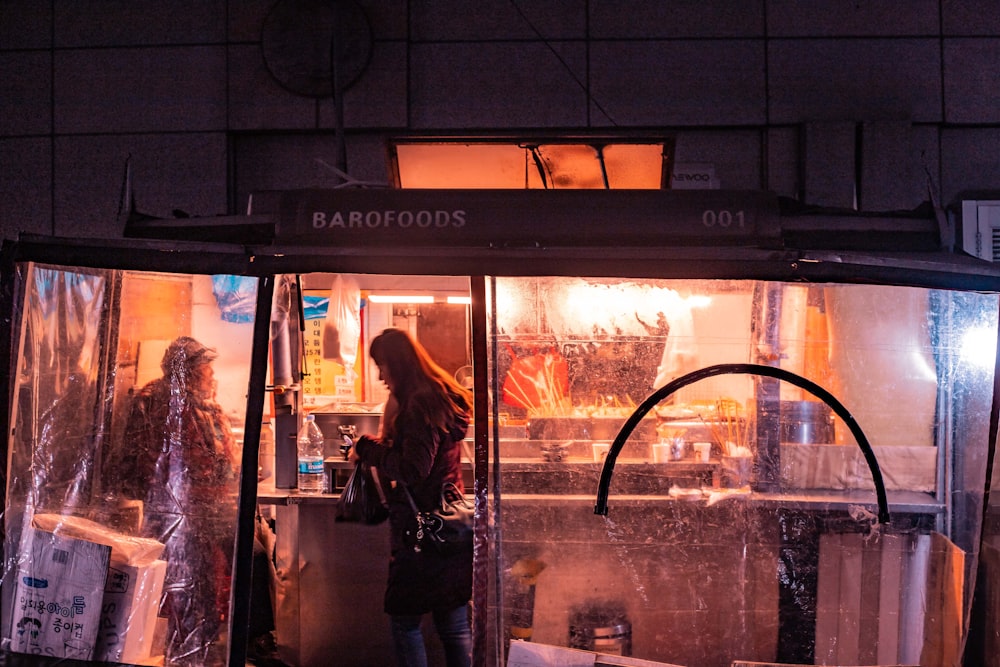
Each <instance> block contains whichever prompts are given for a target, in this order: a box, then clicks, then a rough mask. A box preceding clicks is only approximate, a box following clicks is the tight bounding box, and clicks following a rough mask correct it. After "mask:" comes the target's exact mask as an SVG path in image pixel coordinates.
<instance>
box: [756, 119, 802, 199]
mask: <svg viewBox="0 0 1000 667" xmlns="http://www.w3.org/2000/svg"><path fill="white" fill-rule="evenodd" d="M766 135H767V138H766V141H767V148H766V160H767V175H766V176H765V178H766V179H767V183H766V184H765V185H764V189H766V190H770V191H771V192H774V193H775V194H777V195H779V196H782V197H792V198H795V197H798V196H799V191H800V190H801V188H802V183H801V173H800V168H799V128H798V127H774V128H770V129H768V130H767V131H766Z"/></svg>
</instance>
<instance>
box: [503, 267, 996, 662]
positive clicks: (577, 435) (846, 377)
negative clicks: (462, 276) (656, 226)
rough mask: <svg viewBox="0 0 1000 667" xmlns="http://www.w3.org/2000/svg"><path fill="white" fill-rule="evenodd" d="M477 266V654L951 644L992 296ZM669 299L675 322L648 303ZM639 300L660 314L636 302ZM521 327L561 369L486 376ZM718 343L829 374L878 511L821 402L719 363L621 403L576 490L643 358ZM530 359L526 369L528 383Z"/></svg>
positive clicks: (978, 522)
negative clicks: (525, 389)
mask: <svg viewBox="0 0 1000 667" xmlns="http://www.w3.org/2000/svg"><path fill="white" fill-rule="evenodd" d="M490 287H491V289H492V290H493V293H494V295H495V299H496V300H495V302H496V304H497V306H496V310H495V313H494V314H493V315H492V317H493V322H491V325H493V326H492V327H491V330H493V331H496V332H497V335H496V338H495V340H494V341H491V342H492V343H494V344H492V345H490V346H489V347H490V349H491V350H495V351H496V354H495V356H494V357H492V358H491V360H490V361H491V367H490V373H491V383H492V385H491V386H492V389H493V392H494V398H493V401H494V402H493V405H494V409H493V414H492V415H491V418H492V420H493V423H492V425H491V432H492V433H495V434H496V435H497V436H498V440H497V442H496V443H495V447H494V450H493V451H494V456H493V458H492V460H491V462H490V467H491V472H490V479H491V480H493V483H492V487H491V494H492V496H493V498H494V505H493V515H492V526H493V530H492V532H491V536H492V539H493V541H494V542H493V546H494V551H493V553H494V554H495V557H496V563H495V568H494V570H493V572H494V581H493V595H492V596H491V600H495V604H493V605H491V607H490V615H491V627H492V628H493V629H494V630H495V633H494V634H495V636H496V637H497V640H496V641H495V645H494V646H493V649H494V653H493V655H495V656H496V662H497V664H506V662H505V660H506V657H507V648H508V647H509V645H510V642H511V641H514V640H522V641H523V640H527V641H530V642H536V643H538V644H544V645H551V646H562V647H567V648H572V649H575V650H589V651H592V652H595V653H599V654H600V653H604V654H607V653H612V654H621V655H630V656H632V657H634V658H639V659H644V660H650V661H655V662H658V663H665V664H671V665H685V666H687V667H729V666H730V665H731V664H733V662H734V661H757V662H765V663H774V662H780V663H787V664H858V665H861V664H864V665H896V664H914V665H917V664H919V665H928V666H931V665H934V666H937V665H942V664H955V661H956V660H957V659H958V657H959V656H960V654H961V651H962V646H963V642H964V640H965V637H966V635H967V632H968V629H967V628H966V627H965V621H964V619H965V618H966V613H967V610H968V604H969V601H970V600H971V593H972V587H973V582H972V581H971V580H970V577H969V572H971V571H974V568H975V563H976V560H977V558H978V554H979V544H978V536H979V534H980V531H981V529H982V526H983V517H982V516H981V508H982V503H983V495H984V489H985V488H986V479H985V476H984V471H985V470H986V463H987V453H988V432H989V414H990V396H991V395H992V387H993V366H994V363H995V355H996V334H997V307H998V302H997V296H996V295H992V294H963V293H960V292H945V291H936V290H927V289H918V288H904V287H878V286H871V285H839V284H825V285H799V284H783V283H760V282H753V281H708V280H705V281H668V280H652V281H634V280H617V279H598V278H594V279H586V278H572V279H564V278H556V277H553V278H497V279H495V280H491V281H490ZM679 304H683V308H679ZM682 311H687V312H686V314H685V319H686V320H687V317H689V318H690V319H689V321H686V323H685V324H683V325H680V326H676V327H674V326H671V318H672V317H673V318H677V317H678V315H677V313H678V312H682ZM657 313H662V314H663V315H664V321H661V322H660V325H659V326H656V325H655V324H654V325H653V326H651V327H643V326H642V324H638V325H637V324H636V320H637V319H638V320H641V321H643V322H646V323H647V324H650V323H655V322H656V321H657V317H658V316H657ZM674 336H676V337H678V339H680V338H684V337H691V339H692V340H677V341H673V342H672V341H671V337H674ZM982 341H986V343H985V344H983V343H982ZM539 352H545V353H552V354H559V355H561V357H562V358H563V359H565V361H566V365H567V370H566V376H567V378H568V382H567V387H566V389H565V391H562V392H555V393H550V394H548V395H545V394H544V393H542V392H536V393H535V394H534V395H536V396H546V400H544V401H543V400H538V401H535V402H534V403H532V404H525V402H523V401H522V402H520V403H515V402H511V401H503V400H502V397H503V391H502V388H504V387H505V382H507V384H509V381H508V377H509V375H510V372H511V368H516V366H515V364H516V363H517V360H518V359H520V358H521V357H523V356H526V355H529V354H537V353H539ZM680 355H683V358H671V357H672V356H678V357H680ZM718 364H733V365H746V364H754V365H765V366H775V367H780V368H781V369H783V370H785V371H788V372H790V373H794V374H796V375H798V376H801V377H803V378H806V379H807V380H809V381H810V382H812V383H814V384H815V385H818V386H820V387H821V388H823V389H824V390H826V391H827V392H829V393H830V394H831V395H833V396H834V397H836V399H837V400H838V401H839V402H840V403H842V404H843V406H844V407H845V408H846V409H847V411H848V413H850V415H851V416H852V418H853V419H854V420H855V421H856V422H857V425H858V426H860V428H861V430H862V431H863V433H864V435H865V437H866V439H867V440H868V441H869V443H870V445H871V449H872V451H873V452H874V454H875V459H876V461H877V469H878V471H879V473H880V475H881V478H882V480H883V481H884V487H885V489H886V492H887V495H888V508H889V514H890V520H889V522H888V523H880V522H879V512H878V510H879V508H878V505H877V498H876V495H877V494H876V492H875V483H874V473H873V470H872V468H871V467H870V465H869V461H868V460H867V459H866V457H865V455H864V453H863V452H862V450H861V448H860V447H859V446H858V443H857V442H855V439H854V437H853V435H852V431H851V429H850V428H848V425H847V424H845V423H844V421H843V420H842V419H841V418H840V417H839V416H837V415H836V413H835V412H834V411H832V410H831V409H830V406H828V405H826V404H825V403H824V402H823V401H822V400H820V398H819V397H817V396H814V395H811V394H810V392H809V391H807V390H806V389H804V388H802V387H800V386H795V385H792V384H790V383H788V382H783V381H781V380H779V379H778V378H777V377H753V376H747V375H735V374H734V375H718V376H712V377H706V378H705V379H701V380H699V381H696V382H693V383H691V384H689V385H687V386H684V387H682V388H680V389H679V390H677V391H676V392H675V393H674V394H672V395H670V396H665V397H664V398H663V399H662V401H661V402H660V403H659V404H657V405H656V406H655V407H654V408H653V409H652V410H650V411H649V413H648V414H647V415H645V416H644V417H643V418H641V419H639V422H638V424H637V425H636V427H635V429H634V430H633V431H632V433H631V434H630V435H629V437H628V439H627V440H626V441H625V442H624V445H623V446H622V449H621V451H620V452H619V453H618V456H617V459H616V460H615V461H614V467H613V473H612V476H611V481H610V487H609V491H610V496H609V497H608V507H607V510H608V511H607V515H606V516H599V515H597V514H595V501H596V499H597V496H598V486H599V480H600V476H601V472H602V470H603V468H604V464H605V457H607V456H608V452H609V450H610V449H611V445H612V443H613V442H614V441H615V439H616V436H617V435H618V434H619V431H620V430H621V428H622V426H623V425H624V424H625V423H626V421H627V420H628V418H629V417H630V416H631V415H632V414H633V413H634V411H635V409H636V407H637V405H638V404H639V403H641V402H642V401H643V399H645V398H646V396H648V395H649V394H651V393H652V390H653V387H654V386H657V385H658V384H659V383H660V381H662V379H661V380H658V376H659V375H660V371H661V370H662V369H664V368H675V369H677V370H676V371H675V373H679V372H681V371H682V370H684V369H688V370H695V369H702V368H707V367H710V366H714V365H718ZM518 372H519V373H520V375H518V378H517V379H518V380H519V381H521V382H522V384H523V378H522V377H521V375H523V373H521V372H520V371H518ZM552 380H553V378H551V377H545V376H544V373H543V372H542V373H539V377H538V378H536V381H537V386H539V387H547V386H551V381H552ZM705 452H707V460H706V458H705ZM601 664H603V663H601ZM611 664H614V663H613V661H612V663H611Z"/></svg>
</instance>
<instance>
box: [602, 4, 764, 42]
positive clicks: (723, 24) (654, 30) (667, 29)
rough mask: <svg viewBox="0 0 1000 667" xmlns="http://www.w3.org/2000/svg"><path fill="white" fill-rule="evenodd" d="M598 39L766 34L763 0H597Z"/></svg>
mask: <svg viewBox="0 0 1000 667" xmlns="http://www.w3.org/2000/svg"><path fill="white" fill-rule="evenodd" d="M589 8H590V36H591V38H594V39H624V38H631V39H649V38H672V39H676V38H693V37H762V36H763V35H764V2H763V0H743V1H741V2H732V0H701V1H700V2H649V1H648V0H624V1H623V0H595V1H593V2H591V3H590V5H589Z"/></svg>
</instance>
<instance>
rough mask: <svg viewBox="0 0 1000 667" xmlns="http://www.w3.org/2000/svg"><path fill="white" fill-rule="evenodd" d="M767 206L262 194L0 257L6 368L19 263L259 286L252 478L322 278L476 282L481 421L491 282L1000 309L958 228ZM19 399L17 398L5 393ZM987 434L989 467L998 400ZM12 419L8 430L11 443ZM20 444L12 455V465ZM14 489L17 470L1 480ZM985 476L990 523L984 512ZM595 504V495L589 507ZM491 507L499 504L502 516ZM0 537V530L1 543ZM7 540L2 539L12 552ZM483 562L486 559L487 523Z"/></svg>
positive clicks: (994, 273) (244, 602)
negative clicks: (808, 287)
mask: <svg viewBox="0 0 1000 667" xmlns="http://www.w3.org/2000/svg"><path fill="white" fill-rule="evenodd" d="M783 205H784V203H783V202H779V200H778V199H777V198H776V197H774V196H772V195H770V194H767V193H762V192H756V191H754V192H730V191H686V192H679V191H572V192H570V191H520V190H519V191H481V190H477V191H411V190H383V191H379V190H348V189H339V190H303V191H287V192H276V193H260V194H259V195H255V198H254V211H253V214H252V215H248V216H220V217H216V218H191V219H183V220H172V219H163V220H159V219H152V220H140V221H133V223H131V224H130V225H129V226H128V227H127V228H126V235H128V236H129V237H130V238H127V239H108V240H102V239H62V238H48V237H36V236H25V237H22V238H21V239H19V240H18V241H16V242H8V243H5V244H4V248H3V255H2V265H0V271H2V274H0V290H2V292H0V312H3V313H4V318H5V320H6V321H7V322H8V326H6V327H3V328H2V331H0V366H5V367H7V368H13V363H14V361H15V359H14V358H13V354H14V350H15V349H16V347H15V346H14V343H15V341H16V336H17V332H16V331H14V328H13V327H12V326H10V323H12V322H16V321H18V317H19V315H20V313H19V308H20V301H19V299H20V297H21V295H20V294H18V293H17V292H16V288H17V281H16V280H15V279H14V278H15V267H16V265H17V263H19V262H39V263H48V264H58V265H64V266H79V267H95V268H107V269H123V270H128V269H133V270H153V271H155V270H164V271H177V272H188V273H196V274H219V273H229V274H233V275H247V276H256V277H258V278H260V280H261V282H260V289H259V291H258V295H257V318H256V321H255V326H254V333H253V357H252V367H251V371H250V377H251V381H250V392H249V398H248V403H247V414H246V422H245V428H246V432H245V438H246V443H247V444H248V445H251V443H253V445H252V446H246V447H245V448H244V452H243V469H244V470H254V469H256V465H257V464H256V461H257V447H256V444H257V443H258V439H259V436H260V424H261V415H262V412H263V408H264V403H265V381H266V375H267V360H268V337H269V332H268V326H269V317H267V316H266V315H267V314H268V313H270V308H271V296H272V292H273V290H274V279H275V276H277V275H279V274H284V273H295V274H301V273H307V272H312V271H325V272H344V273H392V274H414V275H466V276H470V277H471V278H472V280H471V288H472V323H473V365H474V367H475V369H476V370H475V377H474V389H475V395H476V406H475V408H476V411H477V414H487V413H488V411H489V409H490V406H489V403H488V394H489V389H490V386H489V378H488V377H487V375H486V372H485V369H486V367H487V364H486V362H487V358H488V356H489V353H490V351H489V350H488V349H487V345H488V340H490V338H489V336H488V331H486V326H487V304H486V303H485V299H486V295H487V289H486V279H485V276H491V275H495V276H541V275H554V276H576V275H600V276H609V277H628V278H639V279H641V278H654V277H656V278H662V277H670V278H678V279H685V278H701V279H707V278H722V279H725V278H729V279H757V280H782V281H798V282H835V283H836V282H839V283H876V284H898V285H911V286H922V287H932V288H943V289H947V288H960V289H962V290H972V291H988V292H1000V268H997V267H995V266H994V265H993V264H991V263H988V262H983V261H980V260H975V259H973V258H970V257H967V256H964V255H961V254H959V253H956V252H954V251H953V250H952V246H953V239H954V229H953V228H952V227H953V225H952V223H951V222H949V221H948V220H947V219H946V217H945V216H944V214H943V212H942V211H937V212H936V215H933V216H926V215H889V216H858V215H853V214H843V213H840V212H817V211H803V210H795V211H788V210H782V207H783ZM7 387H8V392H7V400H8V405H10V404H11V403H10V402H11V401H12V399H13V397H12V389H13V380H12V378H11V375H10V374H8V376H7ZM992 405H993V409H992V413H991V420H990V422H991V423H990V429H989V433H990V443H989V467H990V469H992V465H993V456H994V443H995V440H996V434H997V415H998V411H1000V410H998V405H1000V403H998V396H997V392H996V391H995V392H994V397H993V401H992ZM9 417H10V413H9V410H8V411H4V413H3V414H2V415H0V423H2V425H3V428H4V432H5V433H7V434H9V433H10V429H11V428H12V424H11V423H10V419H9ZM474 436H475V458H476V467H475V479H476V488H475V496H476V505H477V516H481V515H483V512H485V511H486V509H487V503H489V502H491V499H490V498H488V494H487V490H488V488H489V481H490V480H489V479H487V474H488V473H487V469H488V466H487V465H486V462H487V461H488V459H489V457H490V456H491V452H490V451H489V443H490V442H491V439H492V440H493V441H495V440H496V438H497V436H496V434H495V433H494V434H491V433H490V432H489V425H488V422H487V420H485V419H484V420H477V421H476V424H475V433H474ZM7 450H8V439H7V438H4V441H3V443H2V444H0V451H2V452H3V454H4V460H7V459H8V451H7ZM5 473H6V470H5ZM989 479H990V477H989V474H987V477H986V484H987V488H986V489H985V499H984V507H985V503H986V501H988V497H989ZM595 491H596V490H595ZM256 493H257V489H256V479H255V478H254V476H252V475H244V476H243V478H242V480H241V501H240V506H239V520H238V521H239V523H238V526H239V534H238V536H237V548H236V558H235V569H234V572H233V578H234V581H233V591H234V594H233V598H232V609H231V632H230V654H229V659H230V664H240V665H242V664H243V660H244V657H245V644H246V641H245V640H246V639H247V638H246V625H247V620H248V614H249V596H250V593H249V585H248V584H249V578H250V564H251V556H252V554H251V551H252V540H253V524H254V506H255V500H256ZM492 502H496V499H492ZM0 529H2V528H0ZM0 537H2V535H0ZM476 545H477V552H476V553H477V555H481V554H486V553H488V550H487V535H486V525H485V522H482V521H480V522H479V523H478V524H477V531H476ZM490 567H491V563H490V562H489V560H488V559H486V558H482V557H477V559H476V566H475V568H476V569H475V581H474V597H473V606H474V628H473V630H474V640H475V644H474V645H475V651H474V664H475V665H477V666H480V667H482V666H484V665H488V664H490V663H489V656H487V655H486V644H487V642H486V641H485V639H486V637H487V635H488V633H489V628H487V627H486V618H487V615H486V604H487V602H486V591H487V588H486V587H487V579H488V575H489V570H488V568H490Z"/></svg>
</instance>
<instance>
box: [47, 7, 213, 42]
mask: <svg viewBox="0 0 1000 667" xmlns="http://www.w3.org/2000/svg"><path fill="white" fill-rule="evenodd" d="M54 7H55V36H54V39H55V44H56V46H57V47H86V46H133V45H140V44H213V43H220V42H222V41H223V40H225V38H226V0H171V1H170V2H161V1H159V0H86V2H80V1H79V0H55V3H54Z"/></svg>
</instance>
